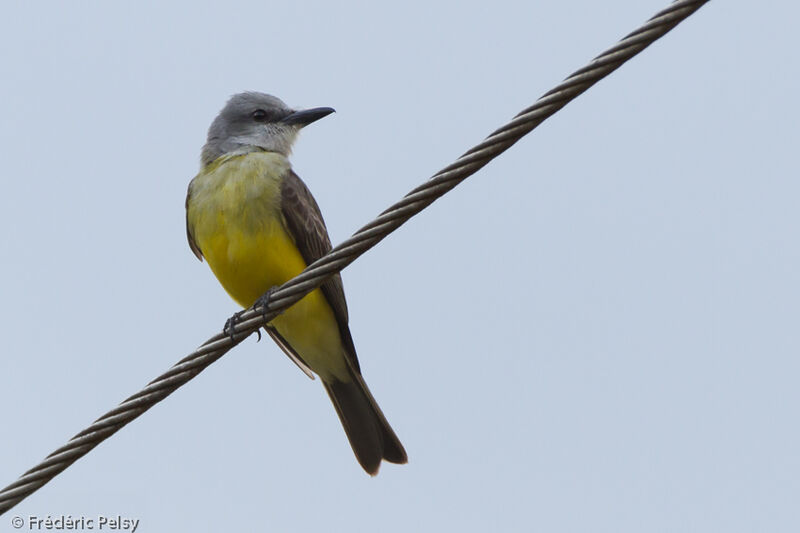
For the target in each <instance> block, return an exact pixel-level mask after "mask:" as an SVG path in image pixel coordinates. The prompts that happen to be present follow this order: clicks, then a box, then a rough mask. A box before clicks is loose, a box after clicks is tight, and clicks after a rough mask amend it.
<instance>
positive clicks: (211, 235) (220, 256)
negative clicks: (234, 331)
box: [187, 153, 306, 307]
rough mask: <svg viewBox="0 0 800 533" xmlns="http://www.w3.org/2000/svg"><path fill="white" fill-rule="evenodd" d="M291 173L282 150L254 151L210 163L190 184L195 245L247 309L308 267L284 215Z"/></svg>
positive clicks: (226, 286) (226, 288)
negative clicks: (285, 187) (286, 185)
mask: <svg viewBox="0 0 800 533" xmlns="http://www.w3.org/2000/svg"><path fill="white" fill-rule="evenodd" d="M288 171H289V163H288V161H287V160H286V158H285V157H283V156H281V155H279V154H274V153H251V154H246V155H239V156H234V157H230V158H229V159H227V160H226V161H222V162H220V163H219V164H217V163H216V162H215V163H212V164H211V165H209V166H208V167H206V169H205V170H204V171H203V172H201V173H200V174H199V175H198V176H197V177H196V178H195V179H194V180H193V181H192V185H191V187H190V195H189V204H188V206H187V209H188V211H187V213H188V222H189V227H190V230H191V231H192V235H193V237H194V240H195V243H196V244H197V246H198V247H199V248H200V250H201V251H202V253H203V256H204V257H205V259H206V261H208V264H209V266H210V267H211V270H212V271H213V272H214V274H215V275H216V277H217V279H219V281H220V283H221V284H222V286H223V287H224V288H225V290H226V291H227V292H228V293H229V294H230V295H231V297H232V298H233V299H234V300H236V302H238V303H239V304H240V305H242V306H244V307H249V306H250V305H252V304H253V303H254V302H255V300H256V299H257V298H258V297H259V296H261V295H262V294H263V293H264V292H266V291H267V289H269V288H270V287H273V286H275V285H280V284H281V283H283V282H285V281H287V280H289V279H291V278H292V277H294V276H296V275H297V274H299V273H300V272H301V271H302V270H303V268H305V266H306V264H305V261H304V260H303V258H302V256H301V255H300V253H299V251H298V250H297V247H296V246H295V244H294V241H293V240H292V238H291V236H290V235H289V234H288V233H287V231H286V227H285V224H284V222H283V216H282V214H281V205H280V191H281V183H282V179H283V176H284V175H286V173H287V172H288Z"/></svg>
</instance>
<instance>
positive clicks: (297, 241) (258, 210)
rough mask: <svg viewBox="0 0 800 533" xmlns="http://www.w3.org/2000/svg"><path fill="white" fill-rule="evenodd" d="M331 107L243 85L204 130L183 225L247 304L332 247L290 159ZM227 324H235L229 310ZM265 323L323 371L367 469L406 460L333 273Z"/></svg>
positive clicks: (297, 356)
mask: <svg viewBox="0 0 800 533" xmlns="http://www.w3.org/2000/svg"><path fill="white" fill-rule="evenodd" d="M330 113H333V109H331V108H330V107H318V108H314V109H306V110H302V111H297V110H294V109H291V108H289V107H288V106H287V105H286V104H284V103H283V102H282V101H281V100H280V99H278V98H276V97H274V96H271V95H268V94H263V93H257V92H246V93H241V94H237V95H234V96H233V97H231V99H230V100H228V103H227V104H226V105H225V107H224V108H223V109H222V111H221V112H220V113H219V115H218V116H217V118H215V119H214V122H212V124H211V127H210V128H209V129H208V140H207V142H206V144H205V146H203V150H202V156H201V170H200V173H199V174H198V175H197V176H196V177H195V178H194V179H193V180H192V181H191V183H190V184H189V192H188V194H187V197H186V231H187V235H188V237H189V246H190V247H191V249H192V251H193V252H194V253H195V255H196V256H197V257H198V259H200V260H201V261H202V260H203V258H205V260H206V261H207V262H208V265H209V266H210V267H211V270H212V272H214V275H215V276H216V277H217V279H218V280H219V282H220V283H221V284H222V286H223V287H224V289H225V290H226V291H227V292H228V294H229V295H230V296H231V297H232V298H233V299H234V300H235V301H236V302H237V303H238V304H240V305H241V306H243V307H250V306H252V305H253V304H254V303H255V302H256V301H257V300H259V298H262V296H263V297H265V298H267V299H268V297H269V296H268V294H269V293H268V291H269V290H270V289H272V288H274V287H276V286H278V285H281V284H282V283H284V282H286V281H288V280H289V279H291V278H293V277H294V276H296V275H297V274H299V273H300V272H301V271H302V270H303V269H304V268H305V267H306V266H307V265H308V264H310V263H311V262H313V261H315V260H317V259H319V258H320V257H322V256H323V255H324V254H326V253H327V252H328V251H329V250H330V249H331V241H330V238H329V237H328V231H327V229H326V228H325V222H324V221H323V219H322V213H320V210H319V207H318V206H317V202H316V201H315V200H314V197H313V196H312V195H311V192H310V191H309V190H308V187H306V185H305V183H303V182H302V180H300V178H299V177H298V176H297V174H295V173H294V172H293V171H292V167H291V165H290V164H289V160H288V157H289V154H290V152H291V149H292V144H293V143H294V141H295V138H296V137H297V134H298V132H299V131H300V130H301V129H302V128H303V127H304V126H307V125H308V124H311V123H312V122H314V121H316V120H319V119H321V118H322V117H325V116H327V115H329V114H330ZM229 323H230V325H231V327H235V316H234V318H233V319H232V321H231V322H229ZM265 329H266V331H267V333H268V334H269V335H270V336H271V337H272V339H273V340H274V341H275V342H276V343H277V344H278V346H280V348H281V349H282V350H283V351H284V352H286V354H287V355H288V356H289V357H290V358H291V359H292V360H293V361H295V363H297V364H298V366H300V368H301V369H303V370H304V371H305V372H306V373H307V374H308V375H309V376H310V377H312V378H313V375H312V374H311V371H313V372H314V373H316V374H317V375H318V376H319V377H320V378H321V380H322V384H323V385H324V386H325V390H326V391H328V395H329V396H330V399H331V401H332V402H333V405H334V407H335V408H336V413H337V414H338V415H339V420H341V422H342V426H344V431H345V433H346V434H347V438H348V440H349V441H350V445H351V446H352V448H353V451H354V452H355V454H356V458H357V459H358V462H359V463H361V466H362V467H364V470H366V471H367V472H368V473H369V474H370V475H375V474H376V473H377V472H378V467H379V466H380V463H381V460H382V459H386V460H387V461H390V462H392V463H405V462H407V457H406V452H405V450H404V449H403V445H402V444H401V443H400V440H399V439H398V438H397V435H395V433H394V431H392V428H391V427H390V426H389V423H388V422H387V421H386V418H385V417H384V416H383V413H382V412H381V410H380V408H379V407H378V404H377V403H376V402H375V399H374V398H373V397H372V394H371V393H370V391H369V389H368V388H367V384H366V383H365V382H364V378H363V377H362V376H361V370H360V368H359V364H358V359H357V358H356V349H355V346H354V345H353V338H352V337H351V336H350V329H349V327H348V314H347V303H346V301H345V297H344V288H343V285H342V278H341V276H339V274H336V275H335V276H332V277H331V278H329V279H328V280H327V281H326V282H325V283H323V284H322V286H321V287H320V288H318V289H315V290H313V291H312V292H310V293H309V294H307V295H306V296H305V297H303V298H302V299H301V300H300V301H298V302H297V303H295V304H294V305H293V306H291V307H290V308H289V309H287V310H286V311H285V312H283V313H282V314H280V315H278V316H277V317H275V318H274V319H273V320H272V321H271V322H270V323H269V324H267V326H266V327H265ZM309 369H310V371H309Z"/></svg>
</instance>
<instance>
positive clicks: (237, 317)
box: [222, 309, 260, 341]
mask: <svg viewBox="0 0 800 533" xmlns="http://www.w3.org/2000/svg"><path fill="white" fill-rule="evenodd" d="M245 311H247V309H243V310H241V311H238V312H236V313H233V316H232V317H230V318H229V319H228V320H226V321H225V326H223V328H222V333H223V334H224V335H227V336H229V337H230V338H231V341H233V336H234V335H236V323H237V322H240V321H241V319H242V315H243V314H244V312H245ZM259 335H260V334H259Z"/></svg>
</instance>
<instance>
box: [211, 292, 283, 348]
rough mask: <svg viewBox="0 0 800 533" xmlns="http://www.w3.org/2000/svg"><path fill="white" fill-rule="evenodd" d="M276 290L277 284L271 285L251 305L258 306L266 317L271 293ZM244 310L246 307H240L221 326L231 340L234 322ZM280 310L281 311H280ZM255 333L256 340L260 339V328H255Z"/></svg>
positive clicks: (237, 320) (234, 327) (234, 330)
mask: <svg viewBox="0 0 800 533" xmlns="http://www.w3.org/2000/svg"><path fill="white" fill-rule="evenodd" d="M277 290H278V286H277V285H273V286H272V287H270V288H269V289H268V290H267V292H265V293H264V294H262V295H261V296H260V297H259V298H258V300H256V301H255V303H254V304H253V307H254V308H255V309H258V308H259V307H260V308H261V316H262V317H264V318H266V316H267V313H268V312H269V311H268V309H269V301H270V299H271V298H272V295H273V294H274V293H275V291H277ZM245 311H247V309H242V310H241V311H239V312H236V313H234V314H233V316H232V317H230V318H229V319H228V320H226V321H225V326H224V327H223V328H222V333H224V334H225V335H228V336H230V338H231V340H233V336H234V335H236V323H237V322H239V321H240V320H241V318H242V315H243V314H244V312H245ZM282 312H283V311H281V313H282ZM256 334H257V335H258V340H259V341H260V340H261V330H260V329H257V330H256ZM256 342H258V341H256Z"/></svg>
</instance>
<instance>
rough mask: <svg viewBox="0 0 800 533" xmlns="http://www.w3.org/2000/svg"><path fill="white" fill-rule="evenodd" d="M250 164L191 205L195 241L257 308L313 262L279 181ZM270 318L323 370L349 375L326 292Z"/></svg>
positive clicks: (227, 285) (228, 284)
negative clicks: (283, 204)
mask: <svg viewBox="0 0 800 533" xmlns="http://www.w3.org/2000/svg"><path fill="white" fill-rule="evenodd" d="M228 165H230V163H228ZM239 166H241V165H239ZM220 170H223V169H220ZM228 170H231V169H228ZM246 170H247V169H246V168H244V169H242V168H240V169H238V172H227V173H226V174H227V175H228V176H227V177H228V178H229V179H228V180H226V183H225V184H224V185H222V186H220V187H208V188H207V189H205V190H203V191H202V192H201V191H198V192H199V193H200V194H198V196H197V197H195V198H194V199H192V200H190V205H189V206H188V208H189V219H190V225H192V227H193V236H194V239H195V242H196V243H197V245H198V247H199V248H200V250H201V251H202V253H203V256H204V258H205V259H206V261H207V262H208V265H209V266H210V267H211V270H212V271H213V272H214V275H215V276H216V277H217V279H218V280H219V282H220V283H221V284H222V286H223V288H224V289H225V290H226V291H227V292H228V294H230V296H231V297H232V298H233V299H234V300H235V301H236V302H237V303H238V304H240V305H241V306H243V307H250V306H251V305H253V303H255V301H256V300H257V299H258V298H259V297H260V296H262V295H263V294H264V293H265V292H266V291H267V290H268V289H270V288H271V287H274V286H277V285H281V284H283V283H284V282H286V281H288V280H289V279H291V278H293V277H294V276H296V275H297V274H299V273H300V272H301V271H302V270H303V269H304V268H305V267H306V263H305V260H304V259H303V257H302V256H301V255H300V252H299V250H298V249H297V247H296V246H295V244H294V241H293V240H292V239H291V237H290V236H289V234H288V233H287V232H286V230H285V228H284V226H283V221H282V219H281V218H280V207H279V203H278V202H276V198H275V195H276V194H278V190H279V187H277V186H276V185H277V183H275V182H265V183H261V182H260V181H258V180H255V181H253V179H248V173H247V172H246ZM243 171H244V172H243ZM231 176H237V177H238V180H236V179H231ZM278 183H279V182H278ZM271 324H272V325H273V326H274V327H275V328H276V329H277V330H278V333H280V334H281V336H282V337H283V338H284V339H285V340H286V341H287V342H288V343H289V344H290V345H291V346H292V348H294V350H295V351H296V352H297V353H298V354H299V355H300V357H301V358H302V359H303V361H304V362H305V363H306V364H307V365H308V366H309V367H311V369H312V370H314V372H316V373H317V374H319V375H320V377H322V378H323V379H326V378H330V377H331V376H336V377H338V378H340V379H349V378H347V376H348V370H347V366H346V365H347V362H346V360H345V358H344V355H343V352H342V343H341V338H340V335H339V328H338V324H337V321H336V317H335V316H334V314H333V310H332V309H331V307H330V305H328V302H327V300H326V299H325V296H324V295H323V294H322V291H320V290H319V289H315V290H314V291H312V292H310V293H309V294H307V295H306V296H305V297H303V298H302V299H301V300H300V301H299V302H297V303H296V304H294V305H293V306H292V307H290V308H289V309H287V310H286V311H285V312H284V313H283V314H281V315H279V316H277V317H276V318H275V319H273V320H272V322H271Z"/></svg>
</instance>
